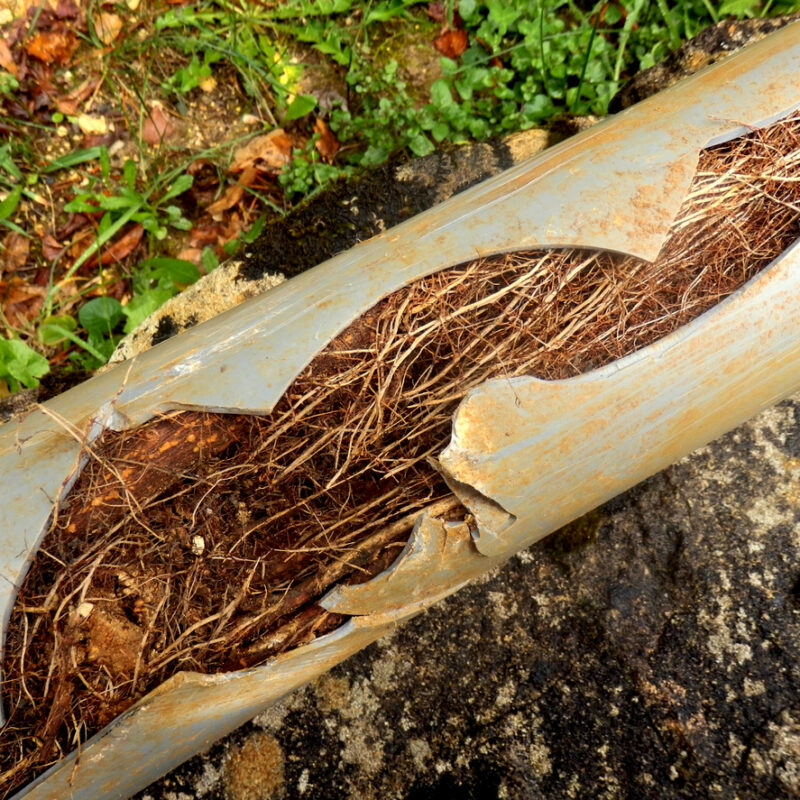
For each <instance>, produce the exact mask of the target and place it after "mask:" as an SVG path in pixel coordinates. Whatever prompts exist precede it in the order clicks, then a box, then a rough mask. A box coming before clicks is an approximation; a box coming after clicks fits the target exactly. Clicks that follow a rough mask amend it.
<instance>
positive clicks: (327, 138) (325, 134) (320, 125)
mask: <svg viewBox="0 0 800 800" xmlns="http://www.w3.org/2000/svg"><path fill="white" fill-rule="evenodd" d="M314 131H315V132H316V133H318V134H319V139H317V141H316V142H314V147H316V148H317V152H318V153H319V154H320V155H321V156H322V160H323V161H327V162H328V163H329V164H330V163H331V162H332V161H333V157H334V156H335V155H336V154H337V153H338V152H339V148H340V147H341V145H340V144H339V140H338V139H337V138H336V137H335V136H334V135H333V131H332V130H331V129H330V128H329V127H328V123H327V122H325V120H324V119H321V118H319V117H318V118H317V120H316V122H315V123H314Z"/></svg>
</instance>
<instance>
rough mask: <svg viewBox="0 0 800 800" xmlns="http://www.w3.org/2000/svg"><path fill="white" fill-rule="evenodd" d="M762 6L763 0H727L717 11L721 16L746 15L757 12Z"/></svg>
mask: <svg viewBox="0 0 800 800" xmlns="http://www.w3.org/2000/svg"><path fill="white" fill-rule="evenodd" d="M760 8H761V0H727V2H725V3H723V4H722V5H721V6H720V7H719V9H718V11H717V13H718V14H719V16H720V17H728V16H732V17H744V16H752V15H754V14H757V13H758V10H759V9H760ZM773 13H774V12H773Z"/></svg>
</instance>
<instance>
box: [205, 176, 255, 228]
mask: <svg viewBox="0 0 800 800" xmlns="http://www.w3.org/2000/svg"><path fill="white" fill-rule="evenodd" d="M257 178H258V170H257V169H256V168H255V167H253V166H250V167H246V168H245V169H244V170H243V171H242V174H241V175H240V177H239V180H238V181H237V182H236V183H234V184H233V185H231V186H228V188H227V189H225V191H224V192H223V193H222V196H221V197H220V198H219V199H218V200H215V201H214V202H213V203H211V205H209V206H208V208H207V209H206V213H207V214H210V215H211V216H212V217H214V218H215V219H219V215H220V214H222V212H223V211H227V210H228V209H229V208H233V207H234V206H235V205H238V203H239V201H240V200H241V199H242V195H243V194H244V190H245V188H247V187H248V186H252V185H253V184H254V183H255V181H256V179H257Z"/></svg>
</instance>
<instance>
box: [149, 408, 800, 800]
mask: <svg viewBox="0 0 800 800" xmlns="http://www.w3.org/2000/svg"><path fill="white" fill-rule="evenodd" d="M798 422H800V398H795V399H794V400H790V401H787V402H785V403H783V404H781V405H780V406H778V407H776V408H774V409H771V410H769V411H767V412H765V413H764V414H762V415H761V416H760V417H758V418H757V419H756V420H754V421H753V422H751V423H749V424H747V425H745V426H743V427H742V428H740V429H738V430H736V431H734V432H732V433H730V434H728V435H727V436H725V437H724V438H723V439H722V440H720V441H718V442H716V443H714V444H711V445H709V446H707V447H706V448H704V449H702V450H700V451H698V452H696V453H695V454H693V455H692V456H690V457H688V458H686V459H684V460H683V461H681V462H680V463H678V464H676V465H675V466H673V467H671V468H670V469H668V470H666V471H665V472H663V473H661V474H659V475H657V476H655V477H653V478H651V479H650V480H648V481H646V482H644V483H643V484H641V485H639V486H637V487H636V488H634V489H633V490H631V491H629V492H627V493H626V494H625V495H623V496H621V497H619V498H617V499H616V500H614V501H612V502H611V503H609V504H607V505H606V506H605V507H603V508H602V509H599V510H598V511H595V512H593V513H592V514H590V515H588V516H587V517H584V518H583V519H581V520H579V521H578V522H576V523H573V524H572V525H570V526H568V527H567V528H566V529H564V530H562V531H560V532H558V533H556V534H554V535H553V536H551V537H549V538H548V539H546V540H544V541H543V542H540V543H539V544H538V545H536V546H535V547H534V548H532V549H531V550H529V551H527V552H525V553H522V554H521V555H519V556H517V557H515V558H514V559H513V560H512V561H511V562H510V563H509V564H508V565H507V566H506V567H505V568H504V569H502V570H500V571H498V572H497V573H495V574H493V575H491V576H489V577H488V578H486V579H484V580H483V581H481V582H480V583H479V584H477V585H472V586H470V587H468V588H466V589H465V590H463V591H462V592H460V593H459V594H458V595H456V596H454V597H453V598H451V599H449V600H448V601H446V602H444V603H442V604H440V605H439V606H437V607H436V608H435V609H433V610H431V611H430V612H428V613H427V614H426V615H425V616H423V617H419V618H417V619H415V620H413V621H412V622H410V623H409V624H407V625H406V626H404V627H402V628H400V629H398V630H397V632H396V633H394V634H393V635H392V636H390V637H388V638H385V639H384V640H382V641H381V642H379V643H378V644H376V645H374V646H373V647H371V648H369V649H368V650H366V651H364V652H363V653H360V654H359V655H357V656H356V657H354V658H353V659H351V660H350V661H349V662H348V663H346V664H345V665H343V666H341V667H339V668H337V669H335V670H334V671H333V672H331V673H329V674H328V675H326V676H324V677H322V678H321V679H319V680H318V681H317V682H315V683H314V684H313V685H311V686H309V687H307V688H306V689H304V690H301V691H299V692H296V693H295V694H294V695H292V696H290V697H289V698H288V699H287V700H285V701H284V702H283V703H282V704H281V705H279V706H277V707H275V708H272V709H270V710H269V711H267V712H265V713H264V714H262V715H261V716H260V717H258V718H257V719H256V720H255V721H253V722H252V723H250V724H249V725H247V726H245V727H244V728H242V729H240V730H239V731H237V732H236V733H235V734H233V735H232V736H230V737H229V738H228V739H227V740H225V741H224V742H222V743H220V744H218V745H215V746H214V747H213V748H212V749H211V750H210V751H209V752H208V753H206V754H205V755H203V756H199V757H197V758H195V759H193V760H192V761H190V762H188V763H187V764H186V765H184V766H183V767H181V768H179V769H178V770H176V771H175V772H173V773H172V774H171V775H170V776H168V777H167V778H165V779H163V780H162V781H161V782H159V783H158V784H155V785H153V786H152V787H150V788H149V789H148V790H147V791H146V792H144V793H142V794H141V795H140V796H139V797H140V798H141V800H144V798H148V797H149V798H152V799H153V800H162V799H163V800H167V798H170V799H176V798H195V797H197V798H206V799H207V800H221V799H222V798H235V797H237V796H239V795H237V793H236V792H237V791H241V787H239V788H238V789H237V790H234V788H232V786H231V783H230V779H229V778H226V776H228V775H229V774H230V769H229V768H228V766H227V764H228V763H229V760H230V759H231V758H232V757H234V755H235V754H236V753H239V752H241V748H242V747H243V746H244V747H247V743H248V742H251V741H254V737H256V739H257V737H263V736H264V735H265V734H267V735H269V736H271V737H274V739H275V741H276V742H277V743H279V746H280V750H281V752H282V756H283V765H284V766H283V782H282V784H281V785H280V786H276V785H275V784H274V783H273V784H270V786H271V788H270V789H269V791H266V790H265V791H264V792H262V794H261V795H256V794H253V795H252V796H254V797H255V796H260V797H263V798H272V797H276V798H277V797H292V798H304V800H305V799H308V800H339V799H340V798H341V800H344V799H345V798H348V800H355V799H356V798H359V799H361V798H363V800H371V798H375V799H376V800H377V799H378V798H387V799H388V798H404V799H405V800H425V799H427V798H458V799H460V798H463V799H464V800H467V799H468V798H469V799H470V800H471V799H473V798H474V799H475V800H483V798H520V799H522V798H531V800H534V799H537V800H538V798H631V800H633V798H659V800H661V799H662V798H664V799H668V798H720V800H722V799H723V798H725V800H728V799H729V798H730V799H732V798H738V799H739V800H751V799H752V800H756V799H757V798H758V799H759V800H760V799H761V798H796V797H798V796H800V689H799V688H798V687H799V686H800V680H799V679H800V564H799V563H798V550H799V549H800V527H799V526H798V515H800V435H798V431H799V430H800V427H798ZM252 747H255V745H252ZM273 761H274V759H273ZM270 763H272V761H270V760H265V764H264V770H269V769H272V767H270V766H269V764H270ZM256 774H258V773H256ZM261 777H262V778H263V776H261ZM254 780H257V779H256V778H254Z"/></svg>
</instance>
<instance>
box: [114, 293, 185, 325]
mask: <svg viewBox="0 0 800 800" xmlns="http://www.w3.org/2000/svg"><path fill="white" fill-rule="evenodd" d="M174 294H175V293H174V292H172V291H170V290H169V289H150V290H148V291H146V292H142V293H141V294H137V295H136V296H135V297H133V298H132V299H131V301H130V302H129V303H128V304H127V305H124V306H123V307H122V313H123V314H124V315H125V327H124V328H123V331H124V332H125V333H126V334H127V333H130V332H131V331H133V330H135V329H136V328H138V327H139V325H141V323H142V322H144V321H145V320H146V319H147V318H148V317H149V316H150V315H151V314H152V313H153V312H154V311H158V309H159V308H161V306H163V305H164V303H166V302H167V300H169V299H170V297H173V296H174Z"/></svg>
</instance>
